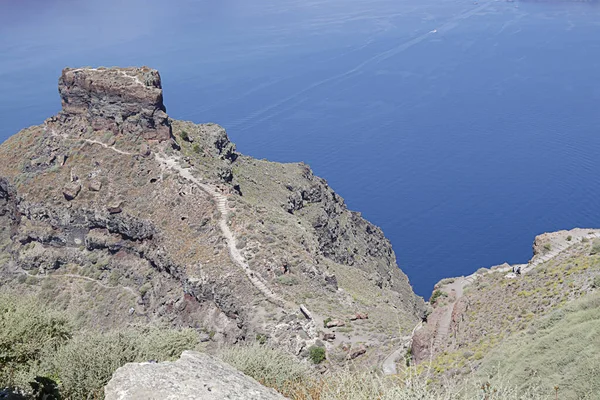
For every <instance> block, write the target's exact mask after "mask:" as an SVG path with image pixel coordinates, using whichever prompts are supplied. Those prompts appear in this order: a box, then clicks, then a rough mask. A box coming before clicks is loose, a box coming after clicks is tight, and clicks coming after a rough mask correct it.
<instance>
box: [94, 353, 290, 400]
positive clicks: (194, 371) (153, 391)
mask: <svg viewBox="0 0 600 400" xmlns="http://www.w3.org/2000/svg"><path fill="white" fill-rule="evenodd" d="M104 394H105V396H106V400H159V399H160V400H179V399H186V400H187V399H194V400H208V399H236V400H281V399H285V398H284V397H283V396H281V395H280V394H278V393H277V392H275V391H274V390H273V389H269V388H266V387H264V386H262V385H261V384H260V383H258V382H257V381H255V380H254V379H252V378H250V377H249V376H246V375H244V374H242V373H241V372H239V371H238V370H236V369H235V368H233V367H231V366H230V365H228V364H225V363H224V362H222V361H219V360H217V359H215V358H213V357H211V356H209V355H207V354H202V353H197V352H193V351H185V352H183V354H182V355H181V358H180V359H179V360H177V361H175V362H163V363H140V364H135V363H132V364H126V365H125V366H123V367H121V368H119V369H118V370H117V371H116V372H115V373H114V375H113V377H112V379H111V380H110V382H108V385H106V387H105V388H104Z"/></svg>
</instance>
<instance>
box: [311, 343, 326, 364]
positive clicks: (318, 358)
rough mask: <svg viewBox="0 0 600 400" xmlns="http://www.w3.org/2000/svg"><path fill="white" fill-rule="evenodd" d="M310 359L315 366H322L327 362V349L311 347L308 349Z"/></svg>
mask: <svg viewBox="0 0 600 400" xmlns="http://www.w3.org/2000/svg"><path fill="white" fill-rule="evenodd" d="M308 358H309V359H310V361H312V363H313V364H320V363H321V362H323V361H324V360H325V349H324V348H323V347H318V346H311V347H310V348H309V349H308Z"/></svg>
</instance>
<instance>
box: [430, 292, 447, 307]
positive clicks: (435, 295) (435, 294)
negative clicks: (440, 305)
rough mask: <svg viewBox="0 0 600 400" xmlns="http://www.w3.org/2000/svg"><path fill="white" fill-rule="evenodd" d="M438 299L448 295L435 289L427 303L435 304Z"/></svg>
mask: <svg viewBox="0 0 600 400" xmlns="http://www.w3.org/2000/svg"><path fill="white" fill-rule="evenodd" d="M440 297H448V294H447V293H446V292H442V291H441V290H439V289H436V290H435V291H434V292H433V294H432V295H431V298H430V299H429V302H430V303H431V304H435V302H436V301H437V300H438V299H439V298H440Z"/></svg>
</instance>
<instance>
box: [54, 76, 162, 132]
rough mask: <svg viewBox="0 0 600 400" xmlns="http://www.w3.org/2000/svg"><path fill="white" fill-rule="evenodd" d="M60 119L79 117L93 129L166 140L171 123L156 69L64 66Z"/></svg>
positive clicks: (59, 85) (60, 91)
mask: <svg viewBox="0 0 600 400" xmlns="http://www.w3.org/2000/svg"><path fill="white" fill-rule="evenodd" d="M58 91H59V93H60V97H61V100H62V112H61V115H60V117H62V119H63V120H68V119H73V118H82V119H84V120H85V121H86V122H88V124H89V126H91V127H92V129H93V130H94V131H101V132H112V133H113V134H123V135H128V136H132V137H134V138H135V137H139V136H142V137H143V138H144V139H146V140H158V141H164V140H169V138H170V137H171V125H170V123H169V118H168V116H167V113H166V108H165V106H164V104H163V95H162V87H161V81H160V75H159V73H158V71H156V70H154V69H150V68H148V67H142V68H108V69H106V68H98V69H93V68H77V69H72V68H65V69H64V70H63V72H62V75H61V77H60V79H59V82H58Z"/></svg>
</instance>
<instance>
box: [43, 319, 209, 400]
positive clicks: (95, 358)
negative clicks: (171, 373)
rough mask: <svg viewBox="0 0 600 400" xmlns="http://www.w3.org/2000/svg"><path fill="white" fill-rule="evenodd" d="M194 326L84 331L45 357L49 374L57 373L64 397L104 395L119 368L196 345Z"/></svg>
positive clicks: (175, 355)
mask: <svg viewBox="0 0 600 400" xmlns="http://www.w3.org/2000/svg"><path fill="white" fill-rule="evenodd" d="M198 344H199V340H198V336H197V334H196V333H195V332H194V331H193V330H181V331H178V330H162V329H151V330H142V329H130V330H124V331H113V332H108V333H96V332H93V333H92V332H85V333H81V334H79V335H77V336H75V337H73V339H72V340H70V341H69V342H68V343H67V344H66V345H64V346H62V347H60V348H59V349H58V350H57V351H52V352H48V353H47V354H46V355H45V357H44V359H43V361H42V370H43V371H44V373H45V374H46V375H47V376H50V377H57V378H58V379H57V380H58V381H59V382H60V391H61V394H62V396H63V397H67V398H73V399H86V398H101V397H102V393H103V388H104V386H105V385H106V384H107V383H108V381H109V380H110V378H111V376H112V374H113V373H114V372H115V370H116V369H117V368H119V367H121V366H123V365H125V364H126V363H129V362H143V361H149V360H156V361H165V360H172V359H175V358H178V357H179V356H180V355H181V352H182V351H183V350H186V349H194V348H196V347H197V346H198Z"/></svg>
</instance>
